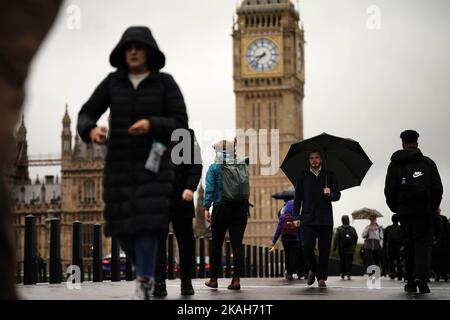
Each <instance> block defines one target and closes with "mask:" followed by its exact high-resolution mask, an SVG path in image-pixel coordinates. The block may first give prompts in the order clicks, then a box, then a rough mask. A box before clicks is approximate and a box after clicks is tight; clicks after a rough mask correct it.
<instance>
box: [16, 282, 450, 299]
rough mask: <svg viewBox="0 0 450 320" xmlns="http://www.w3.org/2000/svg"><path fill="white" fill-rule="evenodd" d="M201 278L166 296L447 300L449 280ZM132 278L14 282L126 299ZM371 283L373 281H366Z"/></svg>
mask: <svg viewBox="0 0 450 320" xmlns="http://www.w3.org/2000/svg"><path fill="white" fill-rule="evenodd" d="M204 281H205V280H204V279H194V280H193V285H194V289H195V293H196V294H195V295H194V296H192V297H183V296H181V295H180V288H179V283H180V281H179V280H169V281H167V291H168V296H167V297H165V298H153V299H158V300H159V299H169V300H179V299H184V300H415V299H419V300H450V282H439V283H435V282H431V283H430V284H429V286H430V288H431V293H430V294H426V295H418V294H406V293H404V292H403V286H404V283H403V282H401V281H397V280H391V279H389V278H381V280H380V286H379V287H380V288H379V289H377V288H373V289H369V288H368V282H367V277H353V278H352V280H350V281H349V280H341V278H339V277H330V278H329V279H328V281H327V285H328V287H327V288H326V289H322V288H318V287H317V282H316V283H314V284H313V285H312V286H311V287H308V286H307V285H306V280H294V281H291V282H288V281H286V280H284V279H282V278H276V279H274V278H245V279H241V286H242V289H241V290H240V291H230V290H227V286H228V284H229V282H230V279H219V288H218V289H210V288H208V287H206V286H205V285H204ZM134 286H135V284H134V282H126V281H120V282H110V281H104V282H101V283H92V282H84V283H82V284H81V288H80V289H68V287H67V285H66V284H65V283H63V284H51V285H50V284H48V283H47V284H46V283H40V284H36V285H26V286H25V285H17V288H18V292H19V294H20V296H21V298H23V299H32V300H115V299H118V300H129V299H131V297H132V294H133V291H134ZM369 286H370V287H373V286H374V285H373V284H372V283H369Z"/></svg>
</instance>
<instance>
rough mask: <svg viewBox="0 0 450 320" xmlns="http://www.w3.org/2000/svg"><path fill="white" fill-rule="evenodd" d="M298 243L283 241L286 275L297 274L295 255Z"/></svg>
mask: <svg viewBox="0 0 450 320" xmlns="http://www.w3.org/2000/svg"><path fill="white" fill-rule="evenodd" d="M298 246H299V241H284V242H283V249H284V253H285V256H286V273H287V274H288V275H293V274H294V273H297V262H298V258H297V254H298Z"/></svg>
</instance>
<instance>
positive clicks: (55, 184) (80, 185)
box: [12, 107, 110, 269]
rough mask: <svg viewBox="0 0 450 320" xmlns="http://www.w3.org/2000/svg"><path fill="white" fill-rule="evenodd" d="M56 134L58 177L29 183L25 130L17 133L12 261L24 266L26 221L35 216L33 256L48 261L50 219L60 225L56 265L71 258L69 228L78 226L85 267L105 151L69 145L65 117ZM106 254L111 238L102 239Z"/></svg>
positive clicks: (97, 219)
mask: <svg viewBox="0 0 450 320" xmlns="http://www.w3.org/2000/svg"><path fill="white" fill-rule="evenodd" d="M62 124H63V129H62V135H61V178H60V179H59V178H58V176H56V177H53V176H45V179H39V178H37V179H36V180H35V181H34V182H32V181H31V180H30V177H29V174H28V155H27V139H26V128H25V125H24V122H23V118H22V124H21V125H20V127H19V129H18V131H17V136H16V140H17V157H16V162H15V169H14V173H13V177H12V180H13V200H14V202H15V205H14V206H13V208H14V210H13V213H14V214H13V219H14V226H15V231H16V244H17V260H18V262H19V263H23V254H24V247H23V246H24V225H25V217H26V216H27V215H29V214H32V215H34V216H35V217H36V229H37V230H36V232H37V244H38V253H39V254H40V255H41V257H43V258H44V259H45V260H48V259H49V250H50V247H49V241H50V232H49V221H48V220H49V219H50V218H53V217H56V218H59V219H60V224H61V232H60V234H61V260H62V261H61V262H62V265H63V269H64V267H66V266H67V265H70V264H71V259H72V223H73V222H74V221H77V220H78V221H81V222H82V223H83V225H82V240H83V256H84V258H85V260H86V261H85V265H87V264H89V263H90V262H91V257H92V243H93V225H94V224H95V223H102V222H103V206H104V205H103V201H102V192H103V187H102V177H103V162H104V156H105V151H106V149H105V147H104V146H100V145H95V144H85V143H83V142H82V141H81V140H80V138H79V136H78V135H76V136H75V139H74V145H73V146H72V141H73V140H72V130H71V120H70V117H69V114H68V112H67V107H66V112H65V114H64V117H63V121H62ZM109 252H110V239H105V238H104V239H103V254H104V255H106V254H107V253H109Z"/></svg>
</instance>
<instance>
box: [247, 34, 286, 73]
mask: <svg viewBox="0 0 450 320" xmlns="http://www.w3.org/2000/svg"><path fill="white" fill-rule="evenodd" d="M278 60H279V53H278V47H277V45H276V44H275V43H274V42H273V41H272V40H269V39H264V38H263V39H258V40H255V41H253V42H252V43H250V45H249V46H248V49H247V62H248V64H249V66H250V67H251V68H252V69H253V70H256V71H257V72H264V71H270V70H272V69H273V68H274V67H275V66H276V65H277V64H278Z"/></svg>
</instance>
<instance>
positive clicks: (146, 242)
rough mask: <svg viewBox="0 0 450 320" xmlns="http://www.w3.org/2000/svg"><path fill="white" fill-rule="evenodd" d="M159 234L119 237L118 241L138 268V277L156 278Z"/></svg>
mask: <svg viewBox="0 0 450 320" xmlns="http://www.w3.org/2000/svg"><path fill="white" fill-rule="evenodd" d="M158 238H159V234H158V233H155V232H143V233H139V234H136V235H133V236H118V237H117V240H118V241H119V244H120V246H121V248H122V250H123V251H124V252H125V254H126V255H127V257H129V258H130V259H131V261H132V262H133V264H134V266H135V268H136V277H139V278H154V276H155V259H156V252H157V248H158Z"/></svg>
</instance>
